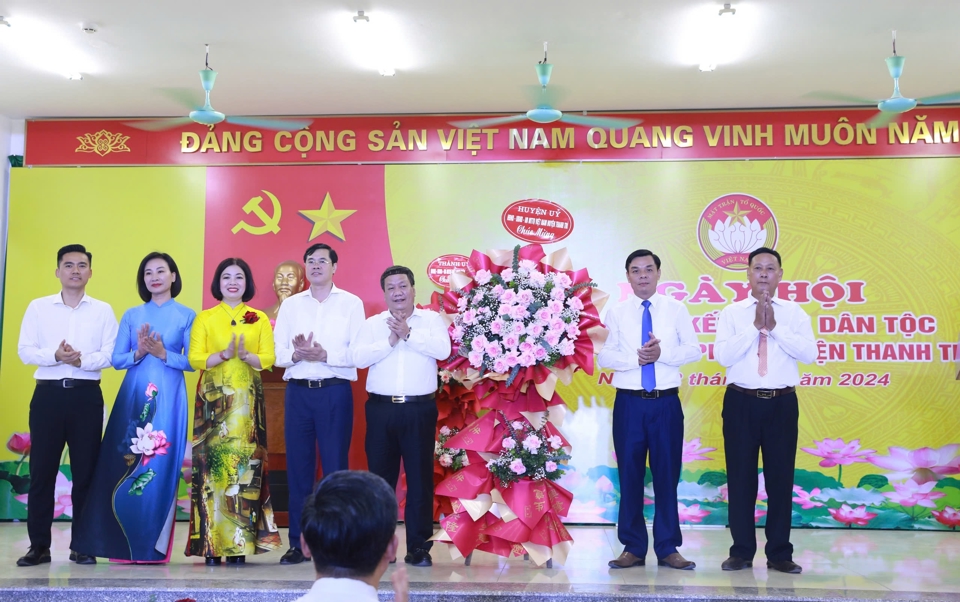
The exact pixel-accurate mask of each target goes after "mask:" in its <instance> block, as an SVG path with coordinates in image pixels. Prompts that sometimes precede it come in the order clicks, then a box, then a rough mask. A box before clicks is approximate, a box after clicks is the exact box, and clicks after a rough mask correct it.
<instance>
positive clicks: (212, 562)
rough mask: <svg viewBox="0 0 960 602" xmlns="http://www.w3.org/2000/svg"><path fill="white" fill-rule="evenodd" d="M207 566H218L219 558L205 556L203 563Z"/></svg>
mask: <svg viewBox="0 0 960 602" xmlns="http://www.w3.org/2000/svg"><path fill="white" fill-rule="evenodd" d="M204 564H206V565H207V566H220V557H219V556H207V559H206V561H205V562H204Z"/></svg>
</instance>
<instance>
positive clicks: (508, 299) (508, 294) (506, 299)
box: [500, 288, 517, 305]
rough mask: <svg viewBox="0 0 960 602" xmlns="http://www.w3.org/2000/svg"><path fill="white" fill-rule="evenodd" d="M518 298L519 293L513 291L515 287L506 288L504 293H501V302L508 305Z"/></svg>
mask: <svg viewBox="0 0 960 602" xmlns="http://www.w3.org/2000/svg"><path fill="white" fill-rule="evenodd" d="M516 300H517V293H515V292H513V289H510V288H508V289H506V290H505V291H503V293H501V294H500V303H505V304H507V305H512V304H513V303H515V302H516Z"/></svg>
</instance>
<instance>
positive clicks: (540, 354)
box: [533, 346, 549, 362]
mask: <svg viewBox="0 0 960 602" xmlns="http://www.w3.org/2000/svg"><path fill="white" fill-rule="evenodd" d="M548 355H549V352H547V350H546V349H544V348H543V347H540V346H537V348H536V349H534V350H533V357H535V358H536V360H537V361H538V362H542V361H543V360H545V359H547V356H548Z"/></svg>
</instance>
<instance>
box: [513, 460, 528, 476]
mask: <svg viewBox="0 0 960 602" xmlns="http://www.w3.org/2000/svg"><path fill="white" fill-rule="evenodd" d="M510 470H512V471H513V472H514V473H516V474H523V473H525V472H527V467H526V466H524V465H523V460H521V459H520V458H517V459H516V460H514V461H513V462H511V463H510Z"/></svg>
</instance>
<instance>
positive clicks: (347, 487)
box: [291, 470, 397, 578]
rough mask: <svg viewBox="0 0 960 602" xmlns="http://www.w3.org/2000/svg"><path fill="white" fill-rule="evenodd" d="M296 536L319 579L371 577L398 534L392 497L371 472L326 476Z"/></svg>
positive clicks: (309, 504)
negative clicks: (305, 544)
mask: <svg viewBox="0 0 960 602" xmlns="http://www.w3.org/2000/svg"><path fill="white" fill-rule="evenodd" d="M300 530H301V532H302V533H303V539H304V540H305V541H306V542H307V547H308V548H309V549H310V555H311V556H312V557H313V566H314V567H315V568H316V570H317V574H318V575H321V576H323V577H334V578H356V577H366V576H369V575H372V574H373V572H374V571H375V570H376V569H377V565H379V564H380V560H381V559H382V558H383V555H384V554H385V553H386V552H387V546H389V545H390V542H391V541H392V540H393V536H394V534H395V533H396V530H397V496H396V493H395V492H394V490H393V489H392V488H391V487H390V485H388V484H387V482H386V481H384V480H383V479H382V478H381V477H379V476H377V475H375V474H373V473H372V472H362V471H358V470H341V471H338V472H333V473H330V474H329V475H327V476H325V477H324V478H323V480H322V481H320V483H319V484H318V485H317V489H316V491H315V492H314V494H313V495H311V496H310V497H308V498H307V501H306V503H305V504H304V508H303V516H302V517H301V519H300ZM291 545H296V542H294V543H292V544H291Z"/></svg>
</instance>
